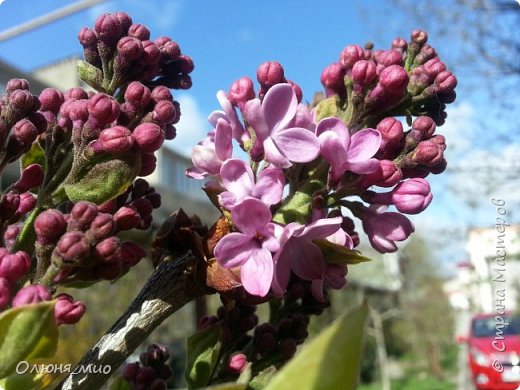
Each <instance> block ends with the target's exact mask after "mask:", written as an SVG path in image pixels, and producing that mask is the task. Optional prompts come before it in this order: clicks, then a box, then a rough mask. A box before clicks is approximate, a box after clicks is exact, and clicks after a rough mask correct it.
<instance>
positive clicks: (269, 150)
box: [264, 137, 292, 168]
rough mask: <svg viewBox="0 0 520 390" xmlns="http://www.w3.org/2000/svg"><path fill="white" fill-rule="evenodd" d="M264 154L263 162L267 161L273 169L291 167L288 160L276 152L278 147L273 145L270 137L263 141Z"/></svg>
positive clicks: (278, 151)
mask: <svg viewBox="0 0 520 390" xmlns="http://www.w3.org/2000/svg"><path fill="white" fill-rule="evenodd" d="M264 153H265V157H264V158H265V160H266V161H269V162H270V163H271V164H273V165H274V166H275V167H278V168H289V167H290V166H291V165H292V164H291V162H290V161H289V159H288V158H287V157H285V156H284V155H283V154H282V153H281V152H280V150H278V147H277V146H276V145H275V143H274V142H273V139H272V138H271V137H268V138H266V139H265V140H264Z"/></svg>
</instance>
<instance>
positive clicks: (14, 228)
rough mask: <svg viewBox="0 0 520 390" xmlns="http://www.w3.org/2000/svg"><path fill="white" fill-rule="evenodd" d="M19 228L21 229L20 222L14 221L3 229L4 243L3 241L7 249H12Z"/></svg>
mask: <svg viewBox="0 0 520 390" xmlns="http://www.w3.org/2000/svg"><path fill="white" fill-rule="evenodd" d="M21 230H22V225H21V224H20V223H15V224H12V225H9V226H8V227H7V228H6V229H5V233H4V243H5V246H6V248H8V249H9V250H10V249H12V247H13V245H14V243H15V242H16V239H17V238H18V235H19V234H20V231H21Z"/></svg>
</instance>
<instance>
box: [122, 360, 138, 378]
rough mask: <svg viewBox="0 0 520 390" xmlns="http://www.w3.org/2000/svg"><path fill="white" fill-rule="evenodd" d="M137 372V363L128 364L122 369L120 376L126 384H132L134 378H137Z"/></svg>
mask: <svg viewBox="0 0 520 390" xmlns="http://www.w3.org/2000/svg"><path fill="white" fill-rule="evenodd" d="M138 371H139V363H138V362H134V363H128V364H126V365H125V367H124V368H123V373H122V376H123V378H124V379H125V380H126V381H127V382H130V383H132V382H134V381H135V377H136V376H137V372H138Z"/></svg>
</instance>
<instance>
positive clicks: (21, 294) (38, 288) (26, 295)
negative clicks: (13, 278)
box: [13, 284, 52, 307]
mask: <svg viewBox="0 0 520 390" xmlns="http://www.w3.org/2000/svg"><path fill="white" fill-rule="evenodd" d="M51 298H52V297H51V293H50V292H49V289H48V288H47V287H45V286H42V285H40V284H31V285H30V286H27V287H24V288H22V289H21V290H20V291H18V293H17V294H16V296H15V297H14V298H13V307H18V306H22V305H29V304H31V303H38V302H43V301H49V300H50V299H51Z"/></svg>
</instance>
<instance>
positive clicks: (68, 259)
mask: <svg viewBox="0 0 520 390" xmlns="http://www.w3.org/2000/svg"><path fill="white" fill-rule="evenodd" d="M54 251H55V252H56V255H57V256H58V258H56V260H58V259H59V260H61V261H63V262H64V263H72V262H74V261H77V260H81V259H82V258H83V257H84V256H86V255H87V254H88V253H89V244H88V241H87V239H86V238H85V235H84V234H83V232H79V231H73V232H67V233H65V234H63V236H61V238H60V240H59V241H58V244H57V245H56V248H55V249H54ZM59 260H58V262H59ZM57 265H60V264H57Z"/></svg>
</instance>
